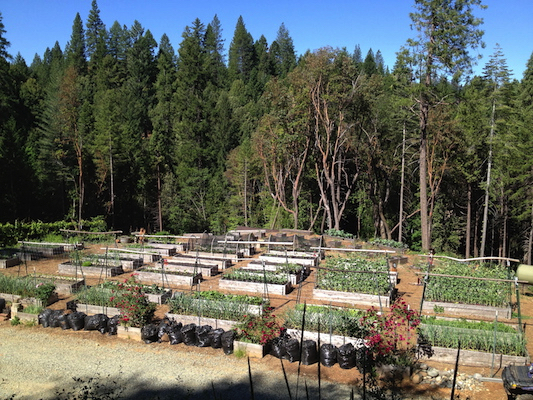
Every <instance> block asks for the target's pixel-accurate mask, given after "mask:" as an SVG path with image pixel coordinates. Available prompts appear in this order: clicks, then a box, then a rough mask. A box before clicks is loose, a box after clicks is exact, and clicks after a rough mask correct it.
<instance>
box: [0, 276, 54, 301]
mask: <svg viewBox="0 0 533 400" xmlns="http://www.w3.org/2000/svg"><path fill="white" fill-rule="evenodd" d="M55 288H56V287H55V285H54V284H52V283H50V282H42V281H40V280H38V279H36V278H35V277H15V276H8V275H0V293H7V294H14V295H17V296H22V297H23V298H27V297H34V298H36V299H40V300H41V301H42V302H43V303H44V304H46V303H47V301H48V299H49V298H50V296H51V295H52V293H53V292H54V290H55Z"/></svg>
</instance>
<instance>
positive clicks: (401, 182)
mask: <svg viewBox="0 0 533 400" xmlns="http://www.w3.org/2000/svg"><path fill="white" fill-rule="evenodd" d="M404 186H405V121H404V123H403V135H402V175H401V178H400V212H399V218H398V219H399V225H398V242H400V243H403V240H402V239H403V192H404Z"/></svg>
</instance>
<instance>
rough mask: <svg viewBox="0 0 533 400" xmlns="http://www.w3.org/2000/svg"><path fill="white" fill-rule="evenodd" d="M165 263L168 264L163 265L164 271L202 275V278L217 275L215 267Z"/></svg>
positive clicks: (172, 262) (171, 261)
mask: <svg viewBox="0 0 533 400" xmlns="http://www.w3.org/2000/svg"><path fill="white" fill-rule="evenodd" d="M167 261H168V263H165V269H166V270H167V271H184V272H197V273H200V274H202V276H214V275H216V274H217V273H218V266H217V265H204V264H194V263H185V262H174V260H167Z"/></svg>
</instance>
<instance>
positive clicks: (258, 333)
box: [235, 307, 283, 344]
mask: <svg viewBox="0 0 533 400" xmlns="http://www.w3.org/2000/svg"><path fill="white" fill-rule="evenodd" d="M273 311H274V308H273V307H264V308H263V312H262V313H261V314H260V315H245V316H244V319H243V321H242V322H240V323H239V324H238V325H237V326H236V329H235V330H236V331H237V340H241V341H243V342H250V343H256V344H267V343H269V342H270V341H271V340H272V339H274V338H276V337H278V336H279V335H280V333H281V332H282V329H283V328H282V327H281V325H280V324H279V323H278V322H277V320H276V315H275V314H273V313H272V312H273Z"/></svg>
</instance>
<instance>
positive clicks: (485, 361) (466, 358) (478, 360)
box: [420, 346, 529, 369]
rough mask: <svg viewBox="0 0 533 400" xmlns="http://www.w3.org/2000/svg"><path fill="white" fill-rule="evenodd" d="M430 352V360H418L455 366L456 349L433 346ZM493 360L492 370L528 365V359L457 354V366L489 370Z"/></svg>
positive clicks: (499, 355) (477, 353)
mask: <svg viewBox="0 0 533 400" xmlns="http://www.w3.org/2000/svg"><path fill="white" fill-rule="evenodd" d="M432 350H433V352H434V354H433V356H431V358H427V357H425V356H424V357H421V358H420V359H421V360H423V361H426V360H428V361H434V362H441V363H446V364H455V362H456V359H457V349H447V348H445V347H436V346H433V347H432ZM493 359H494V368H496V369H502V368H503V367H505V366H506V365H509V364H516V365H526V364H528V363H529V357H520V356H508V355H505V354H494V358H493V354H492V353H485V352H482V351H472V350H461V351H460V354H459V365H464V366H469V367H484V368H489V367H491V366H492V362H493Z"/></svg>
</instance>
